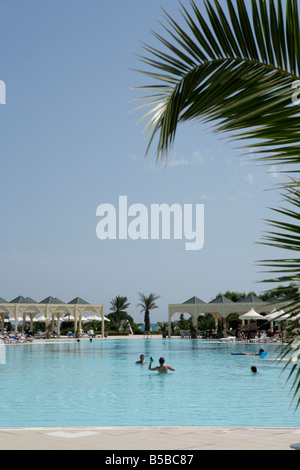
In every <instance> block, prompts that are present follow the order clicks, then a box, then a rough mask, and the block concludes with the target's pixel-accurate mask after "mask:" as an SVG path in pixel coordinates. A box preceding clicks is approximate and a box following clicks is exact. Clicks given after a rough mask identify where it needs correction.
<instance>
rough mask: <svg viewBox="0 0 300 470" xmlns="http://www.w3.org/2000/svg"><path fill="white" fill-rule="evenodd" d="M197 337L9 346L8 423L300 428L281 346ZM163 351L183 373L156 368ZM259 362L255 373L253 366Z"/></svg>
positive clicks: (4, 386) (0, 383) (1, 376)
mask: <svg viewBox="0 0 300 470" xmlns="http://www.w3.org/2000/svg"><path fill="white" fill-rule="evenodd" d="M260 346H261V345H253V344H223V343H214V342H208V341H206V340H194V339H170V340H169V339H157V338H149V339H127V338H126V339H116V340H114V339H107V340H104V341H102V340H94V341H93V342H92V343H90V342H89V341H88V340H87V341H85V340H81V341H80V342H79V343H78V342H76V341H73V340H69V342H65V343H54V344H24V345H9V346H6V350H5V356H6V363H5V364H4V365H3V364H2V365H0V390H1V400H0V426H1V427H43V426H47V427H48V426H115V425H119V426H151V425H156V426H164V425H165V426H271V427H282V426H283V427H294V426H296V427H298V426H300V409H299V410H297V411H295V407H294V406H292V407H290V403H291V394H290V385H291V384H290V383H289V382H288V383H286V379H287V372H285V373H283V374H282V369H283V365H282V364H279V363H278V361H276V358H277V356H278V351H277V349H276V348H277V347H276V346H275V345H273V344H271V345H268V344H264V345H262V347H263V348H264V349H265V351H267V352H268V355H267V357H266V358H264V359H261V358H259V357H257V356H231V355H230V351H235V352H239V351H246V352H257V351H258V349H259V347H260ZM140 354H145V360H146V361H147V362H148V361H149V357H150V356H151V355H152V356H154V359H155V363H154V366H155V365H158V358H159V357H160V356H164V357H165V358H166V363H167V364H170V365H172V366H173V367H174V368H175V369H176V370H175V372H169V373H168V374H159V373H158V372H151V371H149V370H148V364H147V365H136V364H135V362H136V361H137V360H138V359H139V356H140ZM252 365H256V366H257V369H258V373H257V374H252V373H251V370H250V368H251V366H252Z"/></svg>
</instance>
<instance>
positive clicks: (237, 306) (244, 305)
mask: <svg viewBox="0 0 300 470" xmlns="http://www.w3.org/2000/svg"><path fill="white" fill-rule="evenodd" d="M274 306H275V307H276V308H277V309H281V308H283V307H284V306H285V304H284V303H282V302H280V303H279V302H277V303H276V304H275V305H274V303H273V302H270V303H268V302H263V301H262V300H261V299H259V298H258V297H256V296H255V295H248V296H247V297H245V298H243V299H241V300H239V301H237V302H233V301H232V300H230V299H228V298H226V297H225V296H224V295H223V296H219V297H217V298H215V299H213V300H211V301H210V302H208V303H206V302H204V301H203V300H201V299H199V298H198V297H196V296H195V297H191V298H190V299H189V300H186V301H185V302H183V303H181V304H169V306H168V323H169V337H170V336H171V318H172V316H173V315H175V314H176V313H187V314H189V315H191V317H192V321H193V325H194V326H195V327H196V325H197V319H198V317H199V315H200V314H201V313H204V314H207V313H210V314H211V315H212V316H213V317H214V318H215V322H216V326H217V322H218V320H221V321H222V323H223V325H224V326H225V322H226V318H227V317H228V315H230V314H231V313H237V314H238V315H239V317H240V318H242V316H243V315H245V314H247V313H248V312H250V311H251V310H252V309H253V310H254V311H255V312H256V313H257V315H258V314H260V313H270V312H271V311H272V309H274ZM260 317H261V318H260V319H266V316H262V315H260ZM244 319H245V318H244ZM242 321H243V319H242Z"/></svg>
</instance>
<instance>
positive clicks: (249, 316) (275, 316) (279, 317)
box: [239, 308, 300, 322]
mask: <svg viewBox="0 0 300 470" xmlns="http://www.w3.org/2000/svg"><path fill="white" fill-rule="evenodd" d="M239 318H240V319H241V320H267V321H269V322H270V321H283V320H289V319H290V320H299V319H300V313H298V315H292V314H291V313H285V311H284V310H279V311H277V310H276V309H273V310H272V311H271V312H270V313H268V314H267V315H260V314H259V313H257V312H256V311H255V310H254V309H253V308H251V310H249V312H247V313H244V315H241V316H240V317H239Z"/></svg>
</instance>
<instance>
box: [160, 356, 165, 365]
mask: <svg viewBox="0 0 300 470" xmlns="http://www.w3.org/2000/svg"><path fill="white" fill-rule="evenodd" d="M164 362H165V358H164V357H160V358H159V363H160V365H161V366H162V365H163V363H164Z"/></svg>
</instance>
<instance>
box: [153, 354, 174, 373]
mask: <svg viewBox="0 0 300 470" xmlns="http://www.w3.org/2000/svg"><path fill="white" fill-rule="evenodd" d="M158 361H159V366H157V367H152V362H153V361H152V360H151V358H150V362H149V367H148V369H149V370H157V371H158V372H160V373H163V374H166V373H167V372H168V370H173V371H175V369H174V368H173V367H171V366H168V365H166V364H165V358H164V357H160V358H159V360H158Z"/></svg>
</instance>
